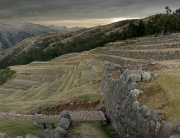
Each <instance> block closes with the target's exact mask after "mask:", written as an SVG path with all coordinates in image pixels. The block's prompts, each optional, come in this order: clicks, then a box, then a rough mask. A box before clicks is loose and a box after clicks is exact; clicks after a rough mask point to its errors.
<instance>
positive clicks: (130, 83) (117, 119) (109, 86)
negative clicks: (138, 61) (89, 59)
mask: <svg viewBox="0 0 180 138" xmlns="http://www.w3.org/2000/svg"><path fill="white" fill-rule="evenodd" d="M109 68H110V67H109V64H105V67H104V73H103V77H102V80H101V89H102V92H103V94H104V97H105V100H106V103H107V111H106V112H107V116H108V117H109V118H110V120H111V122H112V125H113V127H114V128H115V130H116V131H117V132H118V133H119V135H120V136H121V137H129V138H169V137H170V138H176V137H177V138H179V137H180V121H177V122H176V123H175V124H174V125H172V124H171V123H169V122H165V121H163V117H164V116H163V115H162V114H160V113H159V111H158V110H154V111H151V112H150V111H149V110H148V107H147V106H145V105H142V106H140V103H139V102H138V97H139V96H141V95H142V93H143V92H142V91H141V90H138V89H136V82H135V79H134V75H132V74H130V71H129V70H126V71H125V72H124V73H123V74H122V75H121V76H120V78H119V80H118V81H117V80H116V81H115V80H113V78H112V77H111V76H112V75H111V74H110V69H109Z"/></svg>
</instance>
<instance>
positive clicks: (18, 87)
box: [0, 34, 180, 122]
mask: <svg viewBox="0 0 180 138" xmlns="http://www.w3.org/2000/svg"><path fill="white" fill-rule="evenodd" d="M179 40H180V34H172V35H168V36H164V37H144V38H140V39H139V40H137V41H136V42H135V43H133V44H127V43H126V42H119V43H117V42H116V43H109V44H107V45H106V46H105V47H99V48H95V49H92V50H90V51H84V52H82V53H71V54H66V55H63V56H59V57H57V58H55V59H53V60H50V61H46V62H37V61H36V62H32V63H30V64H27V65H21V66H11V69H12V70H15V71H16V74H15V75H14V76H13V78H11V79H9V80H8V81H7V82H6V83H5V84H4V85H2V86H1V87H0V110H1V111H4V112H13V113H24V114H34V113H43V114H58V113H59V112H60V111H61V110H63V109H68V110H96V109H99V108H100V107H101V106H102V105H104V103H105V102H104V100H103V94H102V92H101V90H100V89H99V84H100V82H101V77H102V74H103V67H104V63H105V62H107V61H108V62H109V63H110V64H111V68H110V71H111V72H112V75H111V77H113V78H114V80H116V79H118V78H119V75H120V74H121V73H123V71H124V70H125V69H126V68H129V69H130V70H131V72H134V73H138V71H137V70H138V69H139V68H142V69H144V70H147V71H151V76H152V79H151V81H150V82H143V81H141V82H140V83H138V88H140V89H141V90H143V91H144V93H143V95H142V97H140V98H139V99H138V101H140V102H141V103H142V104H144V105H147V106H148V107H149V109H150V110H160V112H161V113H162V114H165V116H166V118H165V119H166V120H168V121H170V122H173V121H175V120H177V119H179V115H180V110H179V98H180V97H179V94H178V92H179V91H178V90H179V86H178V82H179V75H178V73H179V71H180V69H179V67H180V64H179V63H180V62H179V59H180V57H179V54H177V51H179V48H180V42H179ZM174 53H176V54H174ZM165 55H166V56H165ZM167 55H168V56H167ZM151 58H154V59H156V64H153V65H151V64H148V59H151ZM154 74H158V77H156V76H157V75H156V76H155V77H153V76H154ZM154 101H156V102H154Z"/></svg>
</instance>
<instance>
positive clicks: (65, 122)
mask: <svg viewBox="0 0 180 138" xmlns="http://www.w3.org/2000/svg"><path fill="white" fill-rule="evenodd" d="M70 124H71V120H70V119H68V118H61V119H60V122H59V127H62V128H63V129H65V130H67V129H68V128H69V127H70Z"/></svg>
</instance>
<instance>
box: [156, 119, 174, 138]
mask: <svg viewBox="0 0 180 138" xmlns="http://www.w3.org/2000/svg"><path fill="white" fill-rule="evenodd" d="M172 132H173V126H172V125H171V123H169V122H165V123H164V124H163V125H162V127H161V129H160V133H159V138H169V137H170V136H171V135H172Z"/></svg>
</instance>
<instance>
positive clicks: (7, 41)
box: [0, 22, 83, 51]
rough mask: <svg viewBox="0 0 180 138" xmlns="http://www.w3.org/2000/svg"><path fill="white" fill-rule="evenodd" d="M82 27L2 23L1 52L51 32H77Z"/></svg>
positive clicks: (0, 35)
mask: <svg viewBox="0 0 180 138" xmlns="http://www.w3.org/2000/svg"><path fill="white" fill-rule="evenodd" d="M80 29H83V28H82V27H73V28H67V27H65V26H63V27H58V26H56V27H55V26H54V28H53V27H52V26H49V27H48V26H44V25H40V24H34V23H30V22H25V23H13V24H3V23H0V51H2V50H5V49H7V48H9V47H12V46H14V45H16V44H17V43H19V42H21V41H22V40H24V39H26V38H30V37H34V36H37V35H41V34H46V33H49V32H65V31H77V30H80Z"/></svg>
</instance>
